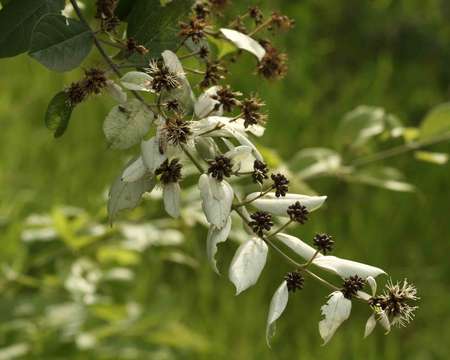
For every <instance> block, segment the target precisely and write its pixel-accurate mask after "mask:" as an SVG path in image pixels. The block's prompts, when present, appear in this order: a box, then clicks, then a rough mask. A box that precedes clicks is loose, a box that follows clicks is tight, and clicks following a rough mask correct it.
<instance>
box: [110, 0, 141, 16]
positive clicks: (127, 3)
mask: <svg viewBox="0 0 450 360" xmlns="http://www.w3.org/2000/svg"><path fill="white" fill-rule="evenodd" d="M135 3H136V0H120V1H119V3H118V4H117V7H116V10H115V11H114V13H115V14H116V16H117V17H118V18H119V19H120V20H122V21H126V20H127V17H128V15H130V12H131V10H132V9H133V6H134V4H135Z"/></svg>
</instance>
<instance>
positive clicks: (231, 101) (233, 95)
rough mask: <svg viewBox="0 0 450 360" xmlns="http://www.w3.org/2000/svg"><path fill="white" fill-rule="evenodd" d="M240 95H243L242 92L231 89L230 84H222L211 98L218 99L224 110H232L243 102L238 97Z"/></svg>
mask: <svg viewBox="0 0 450 360" xmlns="http://www.w3.org/2000/svg"><path fill="white" fill-rule="evenodd" d="M239 96H242V93H240V92H237V91H236V92H234V91H231V89H230V87H229V86H222V87H221V88H220V89H219V90H217V92H216V94H215V95H213V96H211V98H212V99H214V100H217V101H218V102H219V103H220V105H222V107H223V110H225V111H228V112H230V111H232V110H233V107H234V106H239V105H240V104H241V102H240V101H239V100H238V99H237V98H238V97H239Z"/></svg>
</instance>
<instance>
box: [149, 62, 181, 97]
mask: <svg viewBox="0 0 450 360" xmlns="http://www.w3.org/2000/svg"><path fill="white" fill-rule="evenodd" d="M146 72H147V73H148V74H149V75H150V76H151V77H152V78H153V79H152V84H151V86H152V89H153V90H154V91H155V92H157V93H159V92H161V91H162V90H166V91H170V90H174V89H177V88H179V87H180V86H181V83H180V79H179V77H178V74H176V73H174V72H172V71H170V70H169V68H168V67H167V66H166V65H165V64H164V62H163V61H161V60H159V61H158V60H151V61H150V64H149V67H148V68H147V69H146Z"/></svg>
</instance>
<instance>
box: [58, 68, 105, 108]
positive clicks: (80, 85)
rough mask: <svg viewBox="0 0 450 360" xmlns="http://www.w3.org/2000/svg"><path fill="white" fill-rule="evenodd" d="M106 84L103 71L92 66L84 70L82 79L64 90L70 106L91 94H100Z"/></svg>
mask: <svg viewBox="0 0 450 360" xmlns="http://www.w3.org/2000/svg"><path fill="white" fill-rule="evenodd" d="M107 85H108V79H107V78H106V75H105V72H104V71H103V70H100V69H96V68H92V69H88V70H86V71H85V76H84V78H83V79H82V80H80V81H78V82H75V83H73V84H72V85H70V87H69V88H68V89H67V90H66V92H67V95H68V98H69V101H70V103H71V104H72V106H75V105H78V104H79V103H81V102H83V101H84V100H85V99H86V98H87V97H88V96H89V95H91V94H100V92H101V91H102V90H103V89H104V88H105V87H106V86H107Z"/></svg>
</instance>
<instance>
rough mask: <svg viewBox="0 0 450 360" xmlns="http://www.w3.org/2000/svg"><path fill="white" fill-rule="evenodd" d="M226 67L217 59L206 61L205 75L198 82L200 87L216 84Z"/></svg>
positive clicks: (221, 77) (222, 76) (222, 77)
mask: <svg viewBox="0 0 450 360" xmlns="http://www.w3.org/2000/svg"><path fill="white" fill-rule="evenodd" d="M225 73H226V69H225V68H224V67H223V66H222V65H221V64H220V62H219V61H208V62H207V63H206V70H205V76H204V78H203V80H202V81H201V82H200V87H202V88H206V87H208V86H211V85H216V84H218V83H219V81H220V80H222V79H224V78H225V76H224V74H225Z"/></svg>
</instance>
